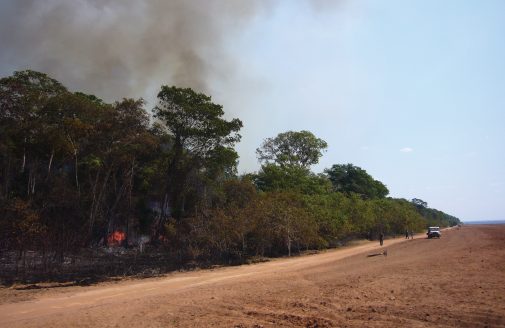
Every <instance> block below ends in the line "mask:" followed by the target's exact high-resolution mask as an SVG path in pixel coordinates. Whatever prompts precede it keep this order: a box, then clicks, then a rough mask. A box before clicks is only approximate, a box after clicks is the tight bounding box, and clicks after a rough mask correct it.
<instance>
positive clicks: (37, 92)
mask: <svg viewBox="0 0 505 328" xmlns="http://www.w3.org/2000/svg"><path fill="white" fill-rule="evenodd" d="M223 114H224V112H223V108H222V106H220V105H218V104H215V103H213V102H212V100H211V98H210V97H208V96H206V95H204V94H201V93H197V92H194V91H193V90H191V89H182V88H177V87H168V86H162V87H161V90H160V92H159V94H158V104H157V106H156V107H155V108H154V109H153V115H152V119H151V117H150V115H149V114H148V112H147V111H146V110H145V108H144V102H143V101H142V100H135V99H123V100H120V101H117V102H115V103H113V104H109V103H105V102H104V101H102V100H100V99H99V98H97V97H95V96H93V95H87V94H84V93H80V92H71V91H69V90H67V89H66V88H65V87H64V86H63V85H62V84H61V83H59V82H58V81H56V80H54V79H52V78H50V77H48V76H47V75H45V74H43V73H39V72H34V71H22V72H15V73H14V74H13V75H12V76H10V77H6V78H3V79H1V80H0V163H1V164H0V167H1V170H0V234H1V235H0V250H2V251H6V250H16V251H18V252H19V254H20V256H23V254H24V253H25V252H26V251H28V250H37V251H38V252H40V253H42V254H44V256H45V254H48V256H50V257H51V258H52V259H59V260H60V261H63V258H64V256H65V255H66V254H68V253H76V252H78V251H80V250H82V249H83V248H89V247H96V246H104V245H113V244H122V245H123V246H125V247H137V246H138V245H139V244H143V243H149V245H152V249H156V250H157V251H160V250H162V251H166V252H168V253H170V254H177V258H178V260H181V261H185V260H194V259H196V260H206V261H212V262H231V261H238V262H240V261H243V260H244V259H247V258H250V257H253V256H278V255H285V254H291V253H292V252H298V251H300V250H302V249H319V248H325V247H332V246H335V245H339V244H341V243H343V242H345V241H346V240H349V239H351V238H363V237H366V238H370V239H372V238H375V237H376V236H377V234H378V233H379V232H384V233H385V234H399V233H402V232H404V231H405V229H410V230H421V229H424V228H425V227H426V226H428V225H440V226H448V225H454V224H457V223H458V222H459V220H458V219H457V218H455V217H452V216H450V215H447V214H445V213H443V212H440V211H437V210H434V209H430V208H428V207H427V204H426V203H425V202H424V201H422V200H419V199H414V200H413V201H412V202H410V201H406V200H404V199H393V198H387V197H386V196H387V194H388V190H387V188H386V186H385V185H384V184H383V183H382V182H380V181H377V180H374V179H373V178H372V177H371V176H370V175H369V174H368V173H367V172H366V171H365V170H363V169H361V168H359V167H356V166H354V165H352V164H346V165H333V166H332V167H331V168H329V169H327V170H325V172H324V173H322V174H315V173H313V172H311V170H310V167H311V165H313V164H315V163H317V162H318V160H319V158H320V157H321V156H322V154H323V152H324V150H325V149H326V147H327V144H326V142H325V141H324V140H321V139H319V138H317V137H316V136H314V135H313V134H312V133H311V132H309V131H300V132H293V131H289V132H286V133H281V134H279V135H278V136H276V137H272V138H268V139H266V140H265V142H264V143H263V144H262V145H260V147H259V148H258V149H257V154H258V158H259V160H260V163H261V164H262V166H261V169H260V170H259V172H257V173H253V174H247V175H244V176H237V170H236V167H237V161H238V155H237V153H236V151H235V149H234V145H235V144H236V143H237V142H238V141H239V140H240V135H239V133H238V132H239V130H240V128H241V127H242V122H241V121H240V120H239V119H232V120H226V119H224V118H223ZM152 121H153V122H154V123H152Z"/></svg>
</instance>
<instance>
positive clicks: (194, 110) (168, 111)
mask: <svg viewBox="0 0 505 328" xmlns="http://www.w3.org/2000/svg"><path fill="white" fill-rule="evenodd" d="M158 101H159V102H158V105H157V106H156V107H155V108H154V115H155V117H156V118H158V119H160V120H161V121H162V122H163V123H164V125H165V127H166V128H167V130H168V131H169V133H170V134H171V135H172V137H173V145H172V158H171V160H170V163H169V165H168V167H167V176H168V187H169V188H168V190H167V194H168V195H169V198H170V199H171V204H170V206H171V207H172V211H173V213H172V214H173V215H174V216H175V217H176V218H178V219H179V218H181V216H182V214H183V211H184V198H185V193H186V190H185V187H186V181H187V177H188V174H189V172H191V171H193V170H196V169H199V168H201V167H202V166H203V165H204V163H205V161H206V160H209V159H210V158H217V159H220V160H223V159H224V160H225V162H226V164H228V161H227V160H229V159H230V158H233V156H231V155H230V151H234V150H233V149H232V147H233V146H234V145H235V143H236V142H238V141H240V134H238V131H239V130H240V128H241V127H242V122H241V121H240V120H239V119H236V118H235V119H232V120H231V121H227V120H225V119H224V118H222V116H223V115H224V112H223V107H222V106H221V105H218V104H214V103H213V102H212V101H211V97H209V96H206V95H204V94H202V93H197V92H195V91H193V90H192V89H190V88H186V89H184V88H177V87H174V86H173V87H168V86H162V87H161V91H160V92H159V93H158ZM220 149H221V150H220ZM224 149H228V152H226V151H224ZM218 154H220V155H224V154H226V156H217V155H218Z"/></svg>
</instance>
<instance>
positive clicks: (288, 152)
mask: <svg viewBox="0 0 505 328" xmlns="http://www.w3.org/2000/svg"><path fill="white" fill-rule="evenodd" d="M327 147H328V145H327V143H326V141H324V140H322V139H319V138H316V136H314V135H313V134H312V133H311V132H309V131H299V132H296V131H288V132H284V133H279V134H278V135H277V137H275V138H267V139H265V141H264V142H263V143H262V144H261V147H260V148H258V149H256V154H257V155H258V159H259V161H260V162H262V163H263V164H272V163H275V164H277V165H280V166H282V167H286V166H291V167H293V166H297V167H300V168H304V169H308V167H310V166H311V165H313V164H317V162H319V158H320V157H321V156H322V153H323V151H324V150H325V149H326V148H327Z"/></svg>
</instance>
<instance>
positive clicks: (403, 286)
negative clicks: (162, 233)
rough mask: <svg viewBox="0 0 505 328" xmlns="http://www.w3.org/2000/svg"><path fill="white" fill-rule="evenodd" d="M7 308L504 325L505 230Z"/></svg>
mask: <svg viewBox="0 0 505 328" xmlns="http://www.w3.org/2000/svg"><path fill="white" fill-rule="evenodd" d="M384 249H387V251H388V256H387V257H386V256H374V257H367V255H369V254H373V253H378V252H381V251H382V250H384ZM0 303H1V305H0V327H123V326H129V327H209V326H210V327H212V326H213V327H505V225H501V226H465V227H463V228H461V229H452V230H447V231H444V233H443V236H442V238H440V239H433V240H432V239H430V240H428V239H426V238H424V236H416V239H414V240H404V239H400V238H398V239H392V240H386V241H385V246H384V247H382V248H381V247H379V246H378V243H376V242H374V243H366V244H362V245H359V246H355V247H350V248H346V249H341V250H332V251H328V252H325V253H322V254H317V255H311V256H305V257H297V258H291V259H278V260H274V261H271V262H267V263H260V264H255V265H245V266H240V267H228V268H220V269H215V270H201V271H196V272H189V273H174V274H171V275H167V276H165V277H162V278H155V279H144V280H128V281H121V282H117V283H107V284H99V285H96V286H91V287H66V288H48V289H34V290H16V289H14V288H8V289H6V288H4V289H1V290H0Z"/></svg>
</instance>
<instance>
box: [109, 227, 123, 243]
mask: <svg viewBox="0 0 505 328" xmlns="http://www.w3.org/2000/svg"><path fill="white" fill-rule="evenodd" d="M125 239H126V233H124V232H123V231H121V230H116V231H113V232H111V233H110V234H109V236H108V237H107V245H109V246H121V244H122V243H123V241H124V240H125Z"/></svg>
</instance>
